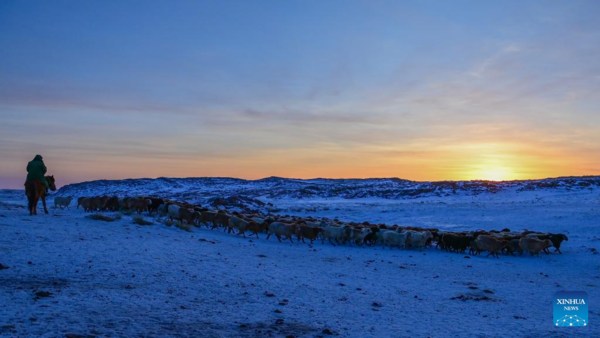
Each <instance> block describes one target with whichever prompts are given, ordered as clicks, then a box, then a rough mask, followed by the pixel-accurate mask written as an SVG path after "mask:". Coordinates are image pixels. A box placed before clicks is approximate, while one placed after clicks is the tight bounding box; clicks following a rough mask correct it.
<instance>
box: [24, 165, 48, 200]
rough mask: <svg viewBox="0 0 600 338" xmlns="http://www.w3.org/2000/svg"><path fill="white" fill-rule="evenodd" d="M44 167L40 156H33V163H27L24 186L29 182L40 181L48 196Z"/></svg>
mask: <svg viewBox="0 0 600 338" xmlns="http://www.w3.org/2000/svg"><path fill="white" fill-rule="evenodd" d="M46 171H48V169H46V165H45V164H44V161H43V158H42V155H35V158H34V159H33V161H31V162H29V163H27V180H26V181H25V185H27V183H29V182H31V181H36V180H37V181H40V182H42V184H43V185H44V188H46V195H48V181H47V180H46V176H45V175H46Z"/></svg>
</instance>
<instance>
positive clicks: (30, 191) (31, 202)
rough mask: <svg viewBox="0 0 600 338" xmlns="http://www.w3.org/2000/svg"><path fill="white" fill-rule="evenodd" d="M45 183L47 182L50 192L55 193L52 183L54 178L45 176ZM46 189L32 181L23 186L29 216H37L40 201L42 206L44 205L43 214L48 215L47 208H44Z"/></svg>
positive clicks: (40, 183)
mask: <svg viewBox="0 0 600 338" xmlns="http://www.w3.org/2000/svg"><path fill="white" fill-rule="evenodd" d="M46 181H48V187H49V188H50V190H52V191H56V184H55V183H54V182H55V181H54V176H46ZM45 194H46V188H45V187H44V184H43V183H42V182H41V181H39V180H33V181H30V182H27V183H26V184H25V195H27V201H28V204H27V208H28V209H29V215H30V216H31V215H37V205H38V202H39V200H40V198H41V199H42V204H43V205H44V212H45V213H48V208H47V207H46V196H44V195H45Z"/></svg>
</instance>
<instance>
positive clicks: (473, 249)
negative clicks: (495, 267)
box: [469, 236, 481, 256]
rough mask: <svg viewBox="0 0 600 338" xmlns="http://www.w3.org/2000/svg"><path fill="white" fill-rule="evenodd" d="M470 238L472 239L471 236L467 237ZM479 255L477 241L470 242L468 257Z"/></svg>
mask: <svg viewBox="0 0 600 338" xmlns="http://www.w3.org/2000/svg"><path fill="white" fill-rule="evenodd" d="M469 237H471V238H473V237H472V236H469ZM480 253H481V250H479V247H478V246H477V241H475V240H474V239H473V240H471V244H470V247H469V255H473V256H477V255H479V254H480Z"/></svg>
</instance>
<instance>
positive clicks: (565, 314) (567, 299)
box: [553, 291, 588, 327]
mask: <svg viewBox="0 0 600 338" xmlns="http://www.w3.org/2000/svg"><path fill="white" fill-rule="evenodd" d="M553 309H554V326H555V327H562V326H568V327H573V326H588V294H587V293H586V292H583V291H558V292H557V293H555V294H554V305H553Z"/></svg>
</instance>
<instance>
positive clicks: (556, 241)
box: [539, 234, 569, 255]
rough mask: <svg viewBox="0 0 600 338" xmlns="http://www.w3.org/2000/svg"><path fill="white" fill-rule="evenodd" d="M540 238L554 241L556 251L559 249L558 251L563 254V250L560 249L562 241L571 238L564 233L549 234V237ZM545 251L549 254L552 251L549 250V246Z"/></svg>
mask: <svg viewBox="0 0 600 338" xmlns="http://www.w3.org/2000/svg"><path fill="white" fill-rule="evenodd" d="M539 239H549V240H550V241H551V242H552V246H553V247H555V249H554V252H557V251H558V253H559V254H561V255H562V252H561V251H560V245H561V243H562V242H563V241H568V240H569V238H568V237H567V236H566V235H564V234H549V235H548V236H547V238H546V237H545V236H544V237H539ZM544 252H545V253H547V254H548V253H550V252H549V251H548V248H545V249H544Z"/></svg>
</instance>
